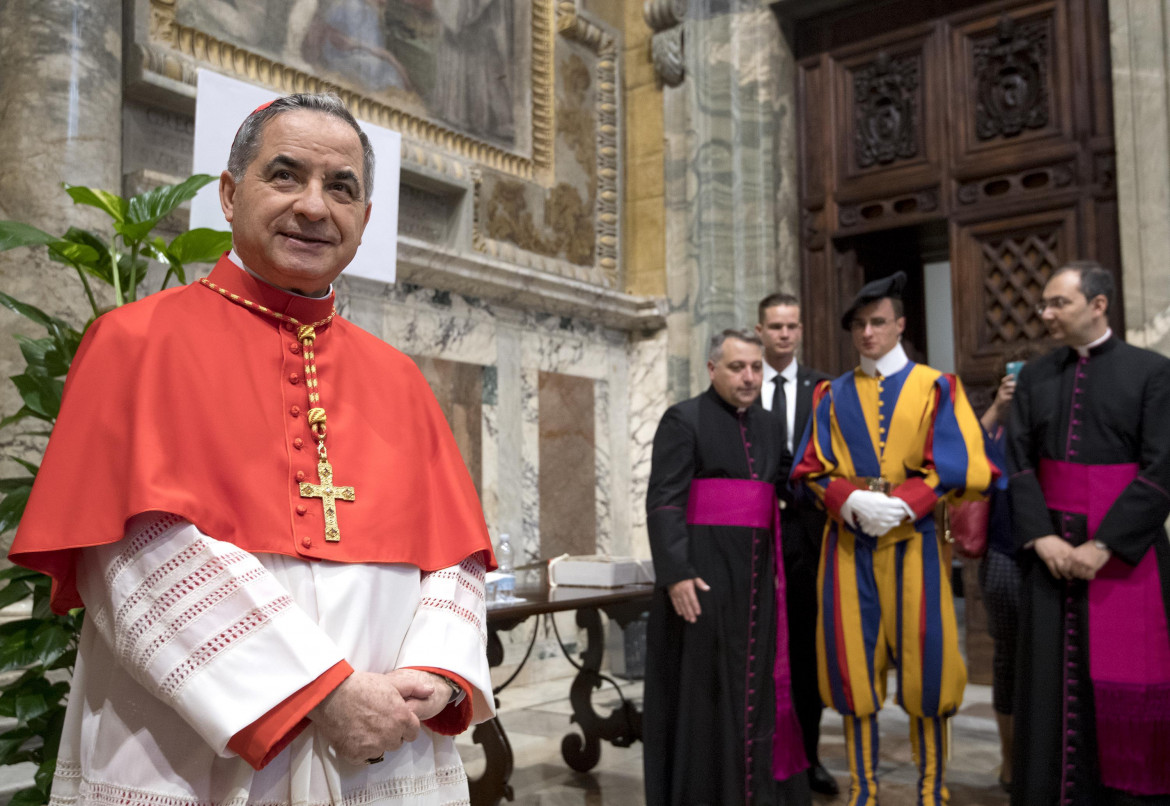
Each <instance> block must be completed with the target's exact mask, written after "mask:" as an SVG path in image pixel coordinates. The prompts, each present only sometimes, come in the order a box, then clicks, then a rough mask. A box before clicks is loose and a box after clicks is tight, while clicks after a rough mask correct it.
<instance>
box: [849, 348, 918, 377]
mask: <svg viewBox="0 0 1170 806" xmlns="http://www.w3.org/2000/svg"><path fill="white" fill-rule="evenodd" d="M909 363H910V357H909V356H907V355H906V351H905V350H903V349H902V342H900V341H899V342H898V343H897V344H895V345H894V349H892V350H890V351H889V352H888V353H886V354H885V355H883V356H882V357H881V358H877V359H874V358H866V357H865V356H862V357H861V371H862V372H864V373H865V374H866V375H868V376H869V377H871V378H874V377H877V376H878V375H879V374H880V375H881V376H882V377H883V378H888V377H890V376H891V375H893V374H894V373H895V372H898V371H899V370H901V369H902V367H904V366H906V365H907V364H909Z"/></svg>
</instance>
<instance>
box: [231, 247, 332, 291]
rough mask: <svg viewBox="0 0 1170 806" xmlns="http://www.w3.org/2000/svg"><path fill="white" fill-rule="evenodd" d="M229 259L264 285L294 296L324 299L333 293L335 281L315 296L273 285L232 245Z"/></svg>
mask: <svg viewBox="0 0 1170 806" xmlns="http://www.w3.org/2000/svg"><path fill="white" fill-rule="evenodd" d="M228 260H230V261H231V262H232V263H234V264H235V265H237V266H239V267H240V268H241V269H243V270H244V271H246V272H248V274H250V275H252V276H253V277H255V278H256V279H257V280H259V281H260V282H262V283H264V285H267V286H272V287H273V288H279V289H280V290H281V291H283V292H284V293H286V294H292V295H293V296H294V297H300V298H301V299H322V298H324V297H327V296H329V295H330V294H331V293H333V283H330V284H329V287H328V288H326V289H325V293H324V294H318V295H317V296H315V297H310V296H309V295H308V294H301V293H299V292H297V291H290V290H289V289H287V288H280V286H276V285H272V283H270V282H268V281H267V280H265V279H264V278H263V277H261V276H260V275H259V274H257V273H256V272H254V271H252V270H251V269H249V268H248V267H247V266H245V265H244V261H242V260H240V256H239V255H237V254H236V248H235V247H234V246H233V247H232V251H230V252H228Z"/></svg>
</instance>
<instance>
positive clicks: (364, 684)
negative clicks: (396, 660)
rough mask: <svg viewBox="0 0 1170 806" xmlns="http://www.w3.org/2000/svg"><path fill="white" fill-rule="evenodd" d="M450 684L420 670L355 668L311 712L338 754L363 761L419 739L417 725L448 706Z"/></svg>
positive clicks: (353, 760) (355, 762)
mask: <svg viewBox="0 0 1170 806" xmlns="http://www.w3.org/2000/svg"><path fill="white" fill-rule="evenodd" d="M450 696H451V687H450V686H449V685H447V684H446V683H445V682H443V681H442V678H439V677H437V676H435V675H432V674H430V673H429V672H424V671H422V670H420V669H396V670H395V671H393V672H389V673H387V674H376V673H373V672H354V673H353V674H351V675H350V676H349V677H347V678H346V679H345V680H344V681H342V683H341V685H340V686H338V687H337V688H335V689H334V690H333V691H332V692H331V693H330V694H329V696H328V697H326V698H325V699H324V700H322V701H321V702H320V704H318V705H317V707H316V708H314V709H313V710H312V711H310V712H309V719H311V720H312V721H313V723H314V724H315V725H316V726H317V730H318V731H320V732H321V734H322V735H323V736H324V738H325V739H326V741H328V742H329V744H330V745H331V746H332V747H333V749H334V751H335V752H336V753H337V755H338V756H339V757H340V758H341V759H343V760H344V761H347V762H349V763H350V764H363V763H365V762H366V760H367V759H374V758H378V757H379V756H381V755H382V754H383V753H384V752H386V751H390V752H393V751H395V750H397V749H398V748H400V747H401V746H402V745H403V743H404V742H412V741H414V740H415V738H417V737H418V731H419V724H420V723H421V722H422V721H423V720H427V719H430V718H431V717H433V716H435V715H436V714H438V713H439V712H440V711H442V710H443V709H444V708H446V707H447V702H448V701H449V700H450Z"/></svg>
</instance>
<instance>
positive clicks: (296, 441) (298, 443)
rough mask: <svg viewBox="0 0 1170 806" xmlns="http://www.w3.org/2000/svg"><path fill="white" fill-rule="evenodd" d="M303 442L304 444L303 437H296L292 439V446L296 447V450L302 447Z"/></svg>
mask: <svg viewBox="0 0 1170 806" xmlns="http://www.w3.org/2000/svg"><path fill="white" fill-rule="evenodd" d="M304 444H305V441H304V440H303V439H301V438H300V437H297V438H296V439H294V440H293V447H294V448H296V449H297V450H298V451H299V450H300V449H301V448H302V447H304Z"/></svg>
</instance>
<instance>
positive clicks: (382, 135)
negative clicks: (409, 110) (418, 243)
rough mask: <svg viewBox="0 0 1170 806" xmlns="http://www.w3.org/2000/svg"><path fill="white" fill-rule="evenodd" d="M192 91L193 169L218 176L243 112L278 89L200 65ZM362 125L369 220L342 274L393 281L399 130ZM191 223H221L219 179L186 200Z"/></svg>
mask: <svg viewBox="0 0 1170 806" xmlns="http://www.w3.org/2000/svg"><path fill="white" fill-rule="evenodd" d="M198 82H199V83H198V88H197V91H196V95H195V159H194V172H195V173H204V174H211V175H212V176H219V175H220V174H221V173H222V172H223V170H224V168H226V167H227V161H228V152H230V151H231V148H232V140H234V139H235V136H236V131H237V130H238V129H239V128H240V124H241V123H243V122H244V118H246V117H248V115H250V114H251V113H252V111H253V110H254V109H255V108H256V107H258V106H260V105H261V104H263V103H267V102H268V101H271V100H273V99H274V98H277V97H278V93H275V92H273V91H272V90H268V89H265V88H263V87H257V86H255V85H253V84H247V83H245V82H243V81H238V80H236V79H234V78H228V77H227V76H224V75H220V74H219V73H216V72H214V71H212V70H200V71H199V77H198ZM360 123H361V127H362V131H364V132H365V133H366V135H367V136H368V137H369V138H370V144H371V145H373V147H374V156H375V157H376V158H377V159H376V160H375V168H374V194H373V197H372V198H371V201H372V202H373V204H374V209H373V210H372V211H371V212H370V223H369V224H368V225H367V226H366V231H365V234H364V235H363V236H362V245H361V247H360V248H359V249H358V251H357V255H355V256H354V259H353V262H352V263H350V264H349V267H348V268H346V270H345V272H346V274H350V275H357V276H358V277H367V278H369V279H371V280H381V281H383V282H387V283H392V282H394V275H395V271H394V268H395V260H396V258H397V248H398V180H399V171H400V167H401V157H402V136H401V135H400V134H399V133H398V132H395V131H391V130H390V129H384V128H382V127H381V126H375V125H373V124H372V123H368V122H366V121H360ZM191 227H192V229H194V228H195V227H211V228H212V229H227V228H228V224H227V222H226V220H225V219H224V217H223V210H222V209H220V206H219V183H218V182H213V183H211V184H210V185H208V186H207V187H205V188H203V189H202V190H201V191H199V195H197V196H196V197H195V198H194V199H193V200H192V201H191Z"/></svg>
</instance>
